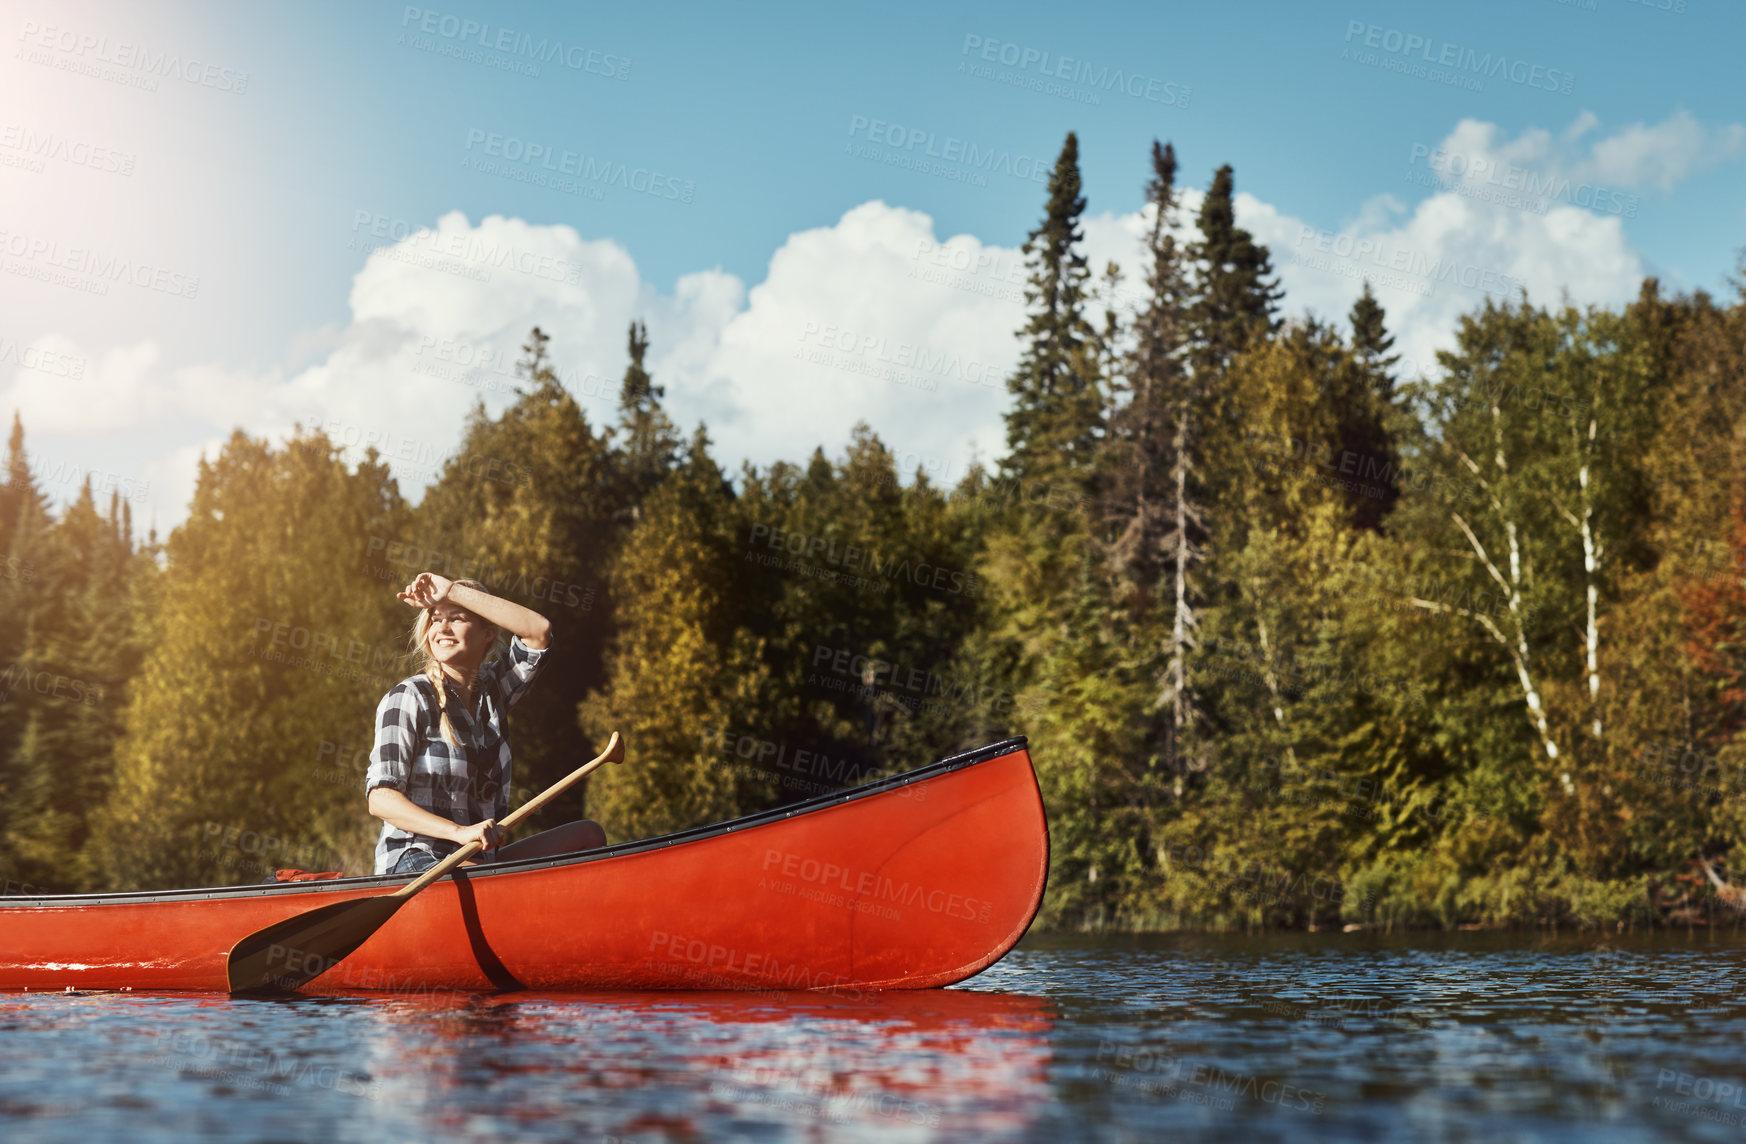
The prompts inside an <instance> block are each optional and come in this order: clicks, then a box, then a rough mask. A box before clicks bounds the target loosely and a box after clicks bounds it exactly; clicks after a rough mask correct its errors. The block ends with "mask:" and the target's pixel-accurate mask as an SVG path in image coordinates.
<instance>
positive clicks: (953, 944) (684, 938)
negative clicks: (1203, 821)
mask: <svg viewBox="0 0 1746 1144" xmlns="http://www.w3.org/2000/svg"><path fill="white" fill-rule="evenodd" d="M1047 867H1048V831H1047V825H1046V822H1045V819H1044V816H1043V806H1042V800H1041V798H1040V796H1039V793H1038V790H1037V784H1036V777H1035V774H1034V772H1033V771H1032V768H1031V763H1030V757H1029V754H1028V753H1027V751H1026V750H1025V747H1024V744H1023V741H1022V740H1012V741H1009V742H1007V743H1001V744H994V745H992V746H991V747H987V748H983V749H982V750H981V751H978V752H971V753H970V754H968V755H965V756H958V757H956V758H954V759H948V760H943V761H942V762H940V763H936V764H934V765H933V766H932V767H927V768H923V769H922V770H921V771H918V772H912V773H911V775H909V776H898V777H897V778H895V779H890V780H886V781H885V782H882V783H878V784H873V785H872V786H870V787H868V788H865V789H864V790H862V791H857V792H853V793H851V794H847V795H840V796H836V797H834V798H826V799H819V800H813V802H811V803H805V804H801V805H800V806H798V807H793V808H786V809H785V810H783V811H778V812H771V813H769V814H765V815H755V816H752V817H751V818H748V819H741V820H737V821H735V822H731V823H724V824H720V825H718V826H715V827H709V828H704V829H702V830H697V831H687V832H683V833H681V834H677V835H670V836H667V837H665V838H659V839H651V840H649V841H647V842H642V843H632V844H627V845H624V846H618V847H612V848H609V849H607V850H604V851H597V852H594V853H592V854H589V855H585V856H577V857H572V858H568V859H560V860H550V861H541V862H533V863H518V864H513V865H503V866H493V867H479V868H476V869H474V870H471V871H464V872H461V873H459V874H458V875H457V876H456V877H455V878H454V879H452V880H450V879H445V880H443V881H441V882H439V883H437V884H435V885H433V886H431V887H429V888H428V889H426V890H425V891H424V892H423V893H421V894H419V895H418V896H417V897H415V898H413V899H412V900H411V901H409V902H408V903H406V905H405V906H404V907H403V908H402V909H401V910H400V911H399V912H398V913H397V914H396V915H395V916H394V917H393V918H392V919H391V920H390V921H389V922H388V923H387V924H385V925H384V926H383V927H382V928H381V929H380V930H379V931H377V932H376V934H375V935H374V936H372V937H371V938H370V939H369V940H367V941H366V942H365V943H364V944H363V945H362V946H360V947H359V948H358V949H357V950H356V952H354V953H353V954H351V956H349V957H347V958H346V959H344V960H343V961H341V962H340V963H339V964H337V965H335V966H333V967H332V968H331V969H328V970H327V971H326V972H324V973H322V974H321V975H320V976H318V977H316V978H315V979H314V980H313V981H312V982H311V983H310V984H309V985H307V986H305V991H307V992H321V991H322V990H323V989H324V988H326V989H333V990H352V989H370V990H394V991H398V990H438V989H458V990H490V989H546V990H571V989H834V990H863V989H865V990H876V989H924V988H931V987H935V986H941V985H948V984H951V983H952V982H955V981H960V980H962V979H964V978H966V977H969V976H971V975H972V974H975V973H977V972H979V971H980V970H982V969H984V968H986V967H987V966H988V965H990V964H992V963H993V962H994V961H996V960H998V959H999V958H1000V957H1001V956H1002V955H1004V954H1005V953H1006V952H1007V950H1009V949H1011V948H1012V946H1013V944H1014V943H1015V942H1017V941H1018V939H1019V938H1020V937H1021V936H1022V935H1023V934H1024V931H1025V930H1026V928H1028V926H1029V925H1030V922H1031V920H1032V918H1033V917H1034V916H1035V914H1036V910H1037V907H1038V906H1039V905H1040V903H1041V900H1042V893H1043V887H1044V879H1045V876H1046V872H1047ZM406 881H407V879H405V878H358V879H344V880H341V881H334V882H324V883H300V884H296V885H295V886H288V887H267V888H262V887H237V888H228V889H213V890H204V891H202V890H190V891H178V892H175V893H166V894H158V895H138V894H126V895H101V896H97V897H88V898H52V897H51V898H42V899H36V900H33V901H28V902H24V903H21V904H16V905H15V904H12V903H6V904H4V905H0V989H13V990H16V989H30V990H42V989H50V990H62V989H65V988H68V987H71V988H76V989H137V990H197V991H220V992H221V991H224V990H225V989H226V987H227V985H226V979H225V962H226V957H227V955H228V953H229V951H230V949H231V947H232V946H233V945H235V943H236V942H237V941H238V940H240V939H241V938H242V937H243V936H244V935H246V934H249V933H252V932H254V931H256V930H258V929H261V928H263V927H265V926H267V925H270V924H272V923H274V922H277V921H280V920H283V919H285V918H288V917H291V916H294V915H296V914H299V913H301V912H303V911H305V910H309V909H313V908H316V907H318V906H324V905H328V904H331V903H335V902H340V901H346V900H350V899H353V898H359V897H368V896H371V895H375V894H381V893H383V892H385V891H386V890H391V889H393V888H395V887H397V886H399V885H403V884H404V883H405V882H406ZM297 956H298V955H297V953H296V951H287V953H286V957H287V959H292V960H294V959H295V958H296V957H297ZM286 968H287V969H295V968H296V967H295V966H292V965H287V967H286Z"/></svg>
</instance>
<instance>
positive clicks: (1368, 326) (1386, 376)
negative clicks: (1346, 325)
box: [1351, 278, 1400, 402]
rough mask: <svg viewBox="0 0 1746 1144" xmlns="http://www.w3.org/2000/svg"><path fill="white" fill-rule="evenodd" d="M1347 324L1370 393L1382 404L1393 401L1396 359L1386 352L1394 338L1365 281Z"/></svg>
mask: <svg viewBox="0 0 1746 1144" xmlns="http://www.w3.org/2000/svg"><path fill="white" fill-rule="evenodd" d="M1351 322H1352V352H1353V353H1354V354H1356V355H1358V364H1359V366H1360V367H1362V368H1363V370H1364V373H1365V376H1366V377H1367V378H1368V379H1369V380H1370V383H1371V389H1372V391H1373V392H1374V393H1375V394H1376V396H1377V398H1379V399H1380V400H1382V401H1384V402H1389V401H1393V400H1394V373H1393V370H1394V366H1395V363H1396V362H1398V361H1400V355H1399V354H1394V353H1390V352H1389V351H1390V350H1392V349H1393V348H1394V336H1393V335H1392V334H1390V333H1389V332H1388V325H1387V321H1386V315H1385V314H1384V313H1383V311H1382V303H1380V302H1378V301H1377V300H1376V295H1375V294H1373V293H1371V291H1370V279H1368V278H1366V279H1365V280H1364V289H1363V291H1362V292H1361V293H1360V294H1359V295H1358V300H1357V301H1356V302H1354V303H1352V315H1351Z"/></svg>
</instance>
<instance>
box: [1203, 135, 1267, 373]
mask: <svg viewBox="0 0 1746 1144" xmlns="http://www.w3.org/2000/svg"><path fill="white" fill-rule="evenodd" d="M1232 186H1233V180H1232V175H1231V167H1230V164H1228V163H1227V164H1225V165H1224V166H1222V167H1220V168H1219V169H1218V171H1217V172H1216V173H1215V174H1214V175H1213V181H1212V186H1211V187H1209V188H1208V189H1207V193H1206V198H1204V199H1203V200H1201V204H1200V219H1199V224H1200V236H1201V237H1200V241H1199V242H1196V243H1195V244H1194V245H1193V246H1192V248H1191V250H1190V255H1189V256H1190V258H1191V259H1193V261H1194V263H1195V270H1196V272H1195V275H1194V293H1193V302H1192V303H1191V304H1190V307H1189V313H1190V316H1191V320H1192V322H1193V327H1194V338H1193V349H1192V351H1191V356H1192V359H1193V363H1194V370H1195V373H1196V374H1198V375H1200V376H1202V377H1204V378H1209V379H1210V378H1212V377H1216V376H1217V375H1218V374H1220V373H1222V372H1223V371H1224V369H1225V367H1226V366H1227V365H1229V364H1230V361H1231V359H1232V358H1234V357H1235V356H1236V355H1238V354H1240V353H1242V352H1243V351H1244V350H1246V349H1248V348H1249V347H1250V346H1252V345H1254V344H1255V343H1256V342H1258V341H1259V340H1261V339H1262V338H1264V337H1266V336H1268V335H1269V334H1271V333H1272V332H1273V330H1274V329H1275V327H1276V325H1277V322H1276V320H1275V318H1274V311H1275V309H1276V307H1277V305H1278V302H1279V299H1280V298H1281V297H1282V296H1283V294H1282V292H1281V291H1280V290H1279V288H1278V283H1277V281H1275V280H1270V279H1269V278H1268V275H1270V274H1272V273H1273V262H1272V259H1271V258H1270V257H1269V255H1268V253H1267V248H1266V247H1265V246H1262V245H1261V244H1259V243H1257V242H1256V241H1255V239H1254V236H1253V235H1251V234H1250V233H1249V232H1248V231H1246V230H1244V229H1243V228H1242V227H1240V226H1238V225H1237V222H1236V219H1237V215H1236V208H1235V206H1234V204H1233V203H1232V200H1231V196H1232Z"/></svg>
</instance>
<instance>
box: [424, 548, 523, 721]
mask: <svg viewBox="0 0 1746 1144" xmlns="http://www.w3.org/2000/svg"><path fill="white" fill-rule="evenodd" d="M454 583H456V584H459V585H460V586H462V587H464V588H474V589H477V590H478V591H480V592H489V591H490V589H489V588H487V587H485V585H483V584H481V583H480V582H479V581H477V580H456V581H454ZM449 602H450V601H447V600H444V601H443V603H445V604H446V603H449ZM437 606H438V607H440V606H441V605H437ZM454 606H455V607H457V608H460V607H461V605H459V604H455V605H454ZM461 610H462V611H465V612H467V613H468V614H469V615H471V616H472V617H473V618H474V619H476V620H478V621H479V622H480V623H482V624H484V625H486V626H487V627H489V628H490V629H491V634H492V643H493V646H495V645H496V644H498V643H501V642H502V640H503V631H502V629H500V628H498V626H497V625H496V624H493V623H491V621H489V620H487V619H486V618H485V617H483V616H481V615H480V614H479V613H477V612H474V611H471V610H470V609H466V608H462V609H461ZM432 611H433V609H431V608H420V609H419V610H418V619H416V620H414V621H413V622H412V639H411V643H412V654H413V655H414V656H416V657H418V658H420V659H421V660H422V661H423V662H422V664H421V666H420V668H419V670H420V671H421V672H422V673H423V675H424V677H425V678H426V679H428V680H430V685H431V687H432V689H433V690H435V691H436V701H437V710H438V711H439V712H441V716H442V717H441V724H442V735H443V741H444V742H445V743H447V744H449V746H451V747H458V746H460V745H461V737H460V736H459V735H458V734H456V733H455V725H454V723H453V722H452V721H451V720H450V719H449V689H448V687H447V686H445V684H444V680H443V666H442V664H441V663H439V662H437V657H436V656H434V655H432V654H431V651H430V629H431V612H432Z"/></svg>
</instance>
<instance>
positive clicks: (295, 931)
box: [225, 894, 406, 993]
mask: <svg viewBox="0 0 1746 1144" xmlns="http://www.w3.org/2000/svg"><path fill="white" fill-rule="evenodd" d="M405 901H406V899H405V898H397V897H395V896H394V895H392V894H387V895H383V896H380V897H374V898H358V899H355V900H353V901H350V902H335V903H334V904H333V905H331V906H321V907H319V908H317V909H313V910H308V911H305V912H304V913H301V914H297V915H296V916H294V917H289V918H286V919H285V920H284V921H282V922H274V923H273V924H272V925H270V926H268V927H266V928H265V929H260V930H256V931H255V932H254V933H252V934H250V935H248V936H247V937H245V938H243V939H242V940H241V941H239V942H237V943H236V945H234V946H232V947H231V950H230V959H229V961H228V962H227V963H226V965H225V973H226V975H227V976H228V977H229V979H230V991H231V992H232V993H249V992H257V991H262V990H286V989H296V988H297V987H298V986H300V985H304V984H307V983H308V982H310V981H312V980H314V979H315V978H317V977H319V976H321V975H322V974H323V973H326V972H327V971H328V970H330V969H332V968H333V967H334V966H335V965H338V964H339V963H340V962H341V961H342V960H344V959H345V957H346V956H347V955H348V954H350V953H351V952H352V951H353V950H354V949H357V948H358V947H359V946H360V945H363V944H364V943H365V942H366V941H368V940H369V939H370V935H371V934H373V933H375V932H376V931H377V930H378V929H380V928H381V927H382V924H383V923H384V922H386V921H387V920H388V919H389V918H391V917H393V916H394V911H396V910H398V909H399V908H400V907H401V905H402V904H403V903H404V902H405Z"/></svg>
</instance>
